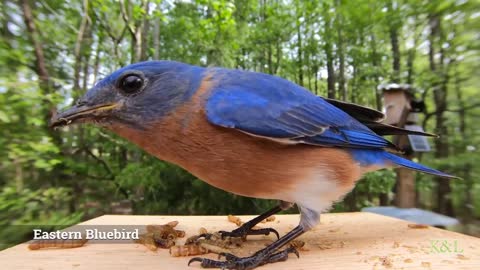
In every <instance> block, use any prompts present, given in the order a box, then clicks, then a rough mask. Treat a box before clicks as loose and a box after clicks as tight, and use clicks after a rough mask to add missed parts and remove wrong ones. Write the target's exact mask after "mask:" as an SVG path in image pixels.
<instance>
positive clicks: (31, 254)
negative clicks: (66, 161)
mask: <svg viewBox="0 0 480 270" xmlns="http://www.w3.org/2000/svg"><path fill="white" fill-rule="evenodd" d="M240 218H241V219H242V220H243V221H246V220H248V219H249V218H250V217H248V216H240ZM172 220H178V221H179V224H178V226H177V228H178V229H181V230H185V231H186V234H187V237H188V236H190V235H194V234H197V233H198V229H199V228H200V227H205V228H207V229H208V230H209V231H217V230H231V229H234V228H236V225H235V224H233V223H230V222H228V221H227V218H226V217H225V216H112V215H106V216H102V217H99V218H95V219H92V220H89V221H87V222H84V223H82V224H84V225H142V226H140V227H143V225H147V224H164V223H166V222H169V221H172ZM297 224H298V215H280V216H279V215H277V216H276V220H275V221H274V222H270V223H264V224H261V226H262V227H267V226H272V227H274V228H276V229H277V230H278V231H279V232H280V233H281V235H283V234H284V233H285V232H287V231H288V230H290V229H292V228H293V227H294V226H296V225H297ZM408 225H409V223H408V222H405V221H401V220H397V219H393V218H388V217H384V216H380V215H375V214H370V213H344V214H325V215H322V220H321V225H319V226H317V227H316V228H315V229H314V230H313V231H311V232H309V233H307V234H305V235H303V236H302V237H301V239H302V240H304V241H305V242H306V249H308V250H307V251H301V252H300V259H297V258H296V257H295V256H294V255H290V258H289V260H288V261H287V262H281V263H275V264H270V265H265V266H262V267H261V268H259V269H265V270H267V269H298V270H300V269H305V270H307V269H319V270H320V269H321V270H331V269H355V270H359V269H435V270H436V269H449V270H450V269H480V239H478V238H475V237H471V236H466V235H462V234H458V233H454V232H449V231H445V230H440V229H436V228H432V227H428V228H411V227H409V226H408ZM273 237H274V236H271V237H267V236H258V237H251V238H249V240H248V241H247V242H248V243H250V244H252V245H254V246H256V247H257V248H260V247H262V246H263V245H264V244H265V243H268V242H269V241H271V240H273ZM182 243H183V239H180V240H179V241H178V242H177V244H182ZM455 249H456V250H455ZM216 256H217V255H216V254H208V255H207V257H210V258H216ZM188 260H189V257H177V258H174V257H171V256H170V255H169V252H168V250H163V249H161V250H158V251H157V252H152V251H150V250H148V249H147V248H146V247H144V246H143V245H140V244H136V243H133V242H132V243H123V244H118V243H117V244H115V243H92V242H88V243H87V244H86V245H85V246H83V247H80V248H75V249H50V250H35V251H31V250H29V249H28V248H27V244H21V245H18V246H15V247H12V248H10V249H7V250H4V251H2V252H0V268H1V269H35V270H39V269H42V270H48V269H75V270H77V269H115V270H122V269H138V270H141V269H148V270H150V269H151V270H156V269H158V270H166V269H200V266H199V265H198V263H197V264H194V265H193V264H192V266H190V267H187V262H188Z"/></svg>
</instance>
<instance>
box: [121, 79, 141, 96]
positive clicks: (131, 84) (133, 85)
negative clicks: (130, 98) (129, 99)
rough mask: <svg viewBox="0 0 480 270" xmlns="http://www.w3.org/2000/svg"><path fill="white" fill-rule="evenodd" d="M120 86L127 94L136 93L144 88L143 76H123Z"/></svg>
mask: <svg viewBox="0 0 480 270" xmlns="http://www.w3.org/2000/svg"><path fill="white" fill-rule="evenodd" d="M120 88H121V89H122V91H123V92H125V93H126V94H134V93H137V92H138V91H140V90H142V88H143V78H142V77H140V76H139V75H136V74H131V75H127V76H125V77H123V78H122V81H121V82H120Z"/></svg>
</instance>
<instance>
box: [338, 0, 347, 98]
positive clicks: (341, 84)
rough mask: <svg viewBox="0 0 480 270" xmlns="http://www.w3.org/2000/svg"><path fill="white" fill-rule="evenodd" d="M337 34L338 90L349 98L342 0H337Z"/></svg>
mask: <svg viewBox="0 0 480 270" xmlns="http://www.w3.org/2000/svg"><path fill="white" fill-rule="evenodd" d="M336 4H337V35H338V44H337V48H338V49H337V55H338V63H339V67H338V90H339V92H340V95H341V97H342V100H347V88H346V85H345V52H344V50H345V48H344V47H345V45H344V42H343V32H342V27H343V16H342V12H341V10H340V6H341V4H342V3H341V1H340V0H337V1H336Z"/></svg>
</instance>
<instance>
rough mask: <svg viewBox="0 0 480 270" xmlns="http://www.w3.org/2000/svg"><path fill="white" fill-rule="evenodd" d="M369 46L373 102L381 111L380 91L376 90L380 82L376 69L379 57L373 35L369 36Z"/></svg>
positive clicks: (378, 66)
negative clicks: (372, 77)
mask: <svg viewBox="0 0 480 270" xmlns="http://www.w3.org/2000/svg"><path fill="white" fill-rule="evenodd" d="M370 46H371V48H372V65H373V67H374V69H375V75H374V80H375V102H376V106H377V110H379V111H381V110H382V93H380V91H378V88H377V87H378V85H379V84H380V79H379V74H378V69H379V68H380V57H379V55H378V53H377V38H376V37H375V35H372V36H371V40H370Z"/></svg>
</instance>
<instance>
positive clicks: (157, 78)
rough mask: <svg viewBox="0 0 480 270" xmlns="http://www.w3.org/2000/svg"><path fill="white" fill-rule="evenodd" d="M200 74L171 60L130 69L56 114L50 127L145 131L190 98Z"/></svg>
mask: <svg viewBox="0 0 480 270" xmlns="http://www.w3.org/2000/svg"><path fill="white" fill-rule="evenodd" d="M199 73H201V71H200V70H198V68H197V67H194V66H190V65H186V64H182V63H178V62H171V61H148V62H140V63H136V64H132V65H129V66H126V67H124V68H121V69H119V70H117V71H115V72H113V73H112V74H110V75H109V76H107V77H106V78H105V79H103V80H101V81H99V82H98V83H97V84H96V85H95V86H94V87H92V88H91V89H90V90H89V91H88V92H87V93H86V94H85V95H84V96H83V97H82V98H80V99H79V100H78V101H77V102H76V104H75V105H74V106H72V107H71V108H69V109H67V110H64V111H62V112H60V113H58V114H56V115H54V116H53V117H52V119H51V120H50V126H52V127H60V126H66V125H69V124H72V123H97V124H100V125H102V126H107V127H108V126H109V125H114V124H117V123H121V124H124V125H129V126H134V127H138V128H141V127H142V126H144V125H146V124H148V122H149V121H153V120H158V119H161V117H163V116H164V115H165V114H167V113H168V112H169V111H171V110H172V109H173V108H175V107H176V106H178V105H179V104H181V103H182V102H183V101H184V100H185V99H186V98H188V94H189V92H191V91H190V90H191V89H192V88H194V87H195V84H196V76H197V74H199Z"/></svg>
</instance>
